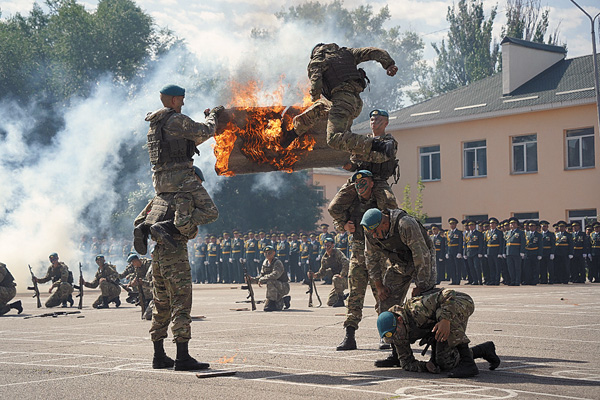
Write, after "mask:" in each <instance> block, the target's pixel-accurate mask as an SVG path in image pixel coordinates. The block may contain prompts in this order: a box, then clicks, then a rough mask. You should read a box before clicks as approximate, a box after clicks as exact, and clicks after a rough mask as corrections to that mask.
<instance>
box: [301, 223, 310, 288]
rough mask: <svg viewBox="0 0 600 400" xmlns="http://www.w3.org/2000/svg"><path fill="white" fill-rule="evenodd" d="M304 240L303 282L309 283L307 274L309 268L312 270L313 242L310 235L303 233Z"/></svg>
mask: <svg viewBox="0 0 600 400" xmlns="http://www.w3.org/2000/svg"><path fill="white" fill-rule="evenodd" d="M301 238H302V242H301V243H300V264H299V266H300V267H301V271H302V283H304V284H307V285H308V279H307V276H308V275H307V274H308V271H309V270H312V265H311V263H310V261H311V260H310V259H311V255H312V251H313V250H312V244H311V243H310V241H309V240H308V235H307V234H306V233H303V234H302V235H301Z"/></svg>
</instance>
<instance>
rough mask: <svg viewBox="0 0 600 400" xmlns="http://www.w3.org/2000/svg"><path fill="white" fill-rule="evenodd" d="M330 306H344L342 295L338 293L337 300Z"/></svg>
mask: <svg viewBox="0 0 600 400" xmlns="http://www.w3.org/2000/svg"><path fill="white" fill-rule="evenodd" d="M331 307H346V304H345V303H344V295H343V294H342V295H339V296H338V298H337V301H336V302H335V303H333V305H332V306H331Z"/></svg>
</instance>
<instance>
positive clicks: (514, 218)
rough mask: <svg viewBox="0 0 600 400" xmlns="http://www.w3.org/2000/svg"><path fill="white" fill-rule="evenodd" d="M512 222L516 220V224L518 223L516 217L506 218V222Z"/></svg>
mask: <svg viewBox="0 0 600 400" xmlns="http://www.w3.org/2000/svg"><path fill="white" fill-rule="evenodd" d="M512 222H516V223H517V225H518V224H519V219H518V218H516V217H511V218H509V219H508V223H509V224H510V223H512Z"/></svg>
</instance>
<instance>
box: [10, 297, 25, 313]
mask: <svg viewBox="0 0 600 400" xmlns="http://www.w3.org/2000/svg"><path fill="white" fill-rule="evenodd" d="M8 306H9V307H10V308H13V309H15V310H17V314H21V313H22V312H23V304H22V303H21V300H17V301H15V302H14V303H10V304H9V305H8Z"/></svg>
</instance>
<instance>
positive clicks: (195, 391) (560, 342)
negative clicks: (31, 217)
mask: <svg viewBox="0 0 600 400" xmlns="http://www.w3.org/2000/svg"><path fill="white" fill-rule="evenodd" d="M45 286H46V285H43V286H42V287H41V289H42V292H43V291H45V290H44V288H45ZM291 286H292V290H291V295H292V308H291V309H290V310H288V311H284V312H276V313H265V312H262V311H260V310H262V304H259V305H258V307H259V310H257V311H254V312H252V311H235V310H236V309H243V308H249V307H250V305H249V304H248V303H236V301H242V300H244V299H245V296H246V291H243V290H241V289H240V287H239V286H236V285H194V294H193V296H194V305H193V308H192V315H193V316H195V317H197V318H194V321H193V323H192V336H193V339H192V341H191V342H190V353H191V354H192V355H193V356H195V357H196V358H197V359H198V360H199V361H204V362H210V363H211V366H212V369H213V370H235V371H236V375H235V376H228V377H212V378H205V379H198V378H197V377H196V373H195V372H175V371H172V370H153V369H152V367H151V358H152V344H151V342H150V339H149V334H148V329H149V326H150V322H149V321H142V320H141V319H140V311H139V308H137V307H134V306H132V305H130V304H127V303H123V306H121V308H119V309H115V308H110V309H108V310H94V309H92V308H91V303H92V302H93V299H95V298H96V296H97V295H98V291H97V290H87V291H86V296H85V300H84V304H85V306H84V308H83V310H81V313H80V314H71V315H65V316H58V317H55V318H52V317H44V318H28V319H25V318H24V316H27V315H38V314H42V313H46V312H49V311H51V310H47V309H44V308H41V309H36V308H35V301H34V299H32V298H31V297H30V296H31V295H30V293H24V292H20V293H19V294H18V295H17V299H21V300H23V302H24V307H25V311H24V312H23V314H21V315H19V316H17V315H15V314H14V311H11V313H9V314H7V315H6V316H4V317H1V318H0V371H1V373H0V398H1V399H39V398H44V399H64V398H75V399H83V398H86V399H134V398H149V399H159V398H177V399H189V398H199V399H200V398H201V399H217V398H220V399H238V398H243V399H261V400H264V399H306V398H315V399H317V398H319V399H323V398H327V399H377V398H396V399H411V400H412V399H415V400H416V399H429V400H432V399H436V400H437V399H469V400H470V399H486V400H491V399H508V398H519V399H542V400H545V399H592V400H597V399H600V285H595V284H586V285H581V284H579V285H550V286H548V285H538V286H535V287H532V286H522V287H506V286H501V287H485V286H484V287H478V286H475V287H472V286H461V287H458V289H459V290H462V291H465V292H467V293H469V294H470V295H471V296H472V297H473V299H474V300H475V307H476V308H475V313H474V314H473V316H472V317H471V319H470V321H469V326H468V329H467V334H468V335H469V337H470V338H471V341H472V344H473V345H474V344H478V343H481V342H484V341H487V340H493V341H494V342H495V343H496V347H497V351H498V355H499V356H500V358H501V359H502V364H501V365H500V367H499V368H498V369H497V370H496V371H489V370H488V369H487V365H486V364H487V363H486V362H484V361H481V360H480V361H481V362H479V363H478V366H479V369H480V374H479V376H477V377H475V378H471V379H463V380H456V379H448V378H446V377H445V375H443V374H441V375H431V374H424V373H423V374H418V373H409V372H405V371H402V370H400V369H378V368H375V367H374V366H373V361H374V360H376V359H378V358H384V357H386V356H387V354H388V352H387V351H382V350H378V338H377V329H376V326H375V321H376V314H375V311H374V307H373V305H374V299H373V297H372V296H371V294H370V293H369V294H368V295H367V304H366V307H365V310H364V319H363V321H362V323H361V325H360V329H359V330H358V331H357V333H356V338H357V343H358V347H359V349H358V350H355V351H348V352H338V351H335V346H336V345H337V344H338V343H339V342H340V341H341V339H342V338H343V333H344V331H343V328H342V323H343V321H344V316H343V314H344V312H345V309H342V308H330V307H327V306H323V307H321V308H308V307H307V304H308V295H306V294H305V291H306V286H302V285H300V284H298V283H294V284H292V285H291ZM317 288H318V289H319V292H320V295H321V298H322V299H323V300H324V299H325V298H326V297H327V292H328V291H329V290H330V288H331V286H323V285H319V284H318V285H317ZM455 288H456V287H455ZM255 291H256V294H257V297H258V298H261V297H262V296H264V287H263V288H258V287H256V288H255ZM42 297H44V295H42ZM122 299H124V296H122ZM315 300H316V299H315ZM43 301H44V298H42V303H43ZM317 304H318V303H317ZM65 310H67V311H76V309H61V308H58V309H56V311H65ZM200 316H204V318H199V317H200ZM165 348H166V351H167V353H168V354H169V355H170V356H171V357H174V355H175V345H174V344H173V343H171V342H170V340H169V341H168V342H166V343H165ZM413 348H415V349H417V347H416V346H414V347H413ZM417 357H420V355H417Z"/></svg>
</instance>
